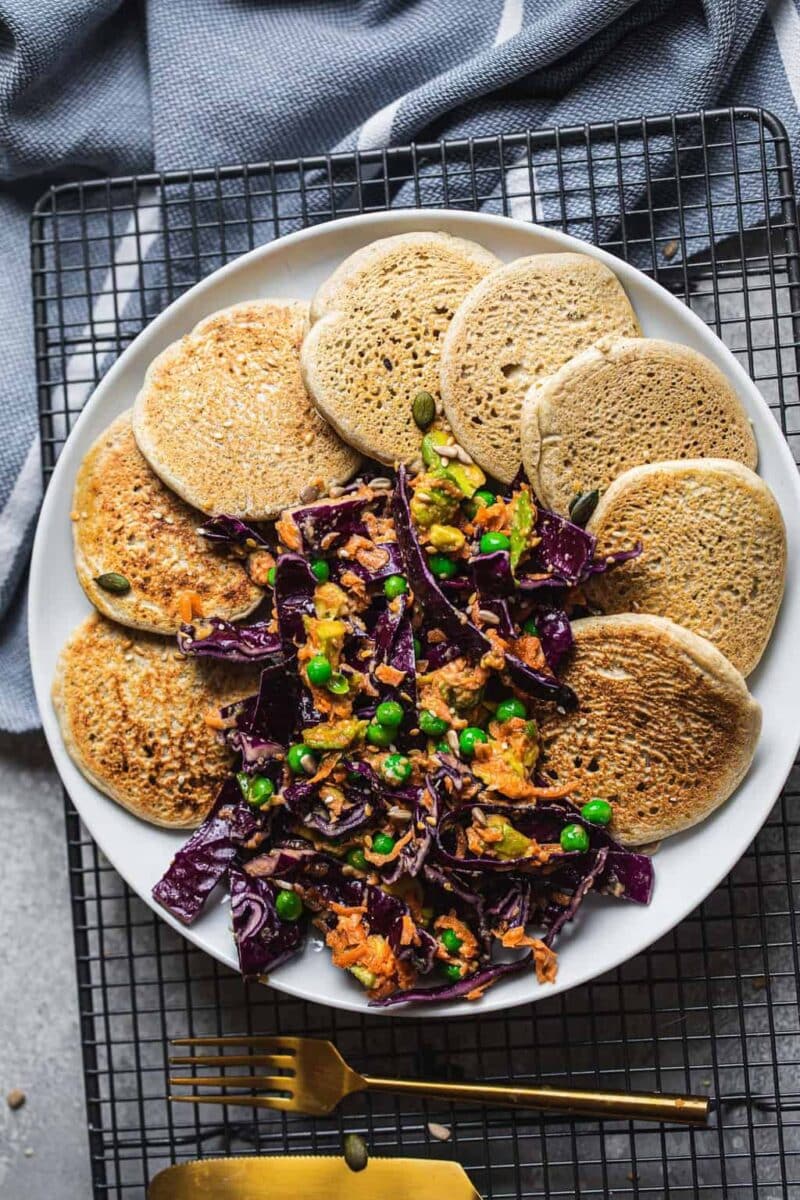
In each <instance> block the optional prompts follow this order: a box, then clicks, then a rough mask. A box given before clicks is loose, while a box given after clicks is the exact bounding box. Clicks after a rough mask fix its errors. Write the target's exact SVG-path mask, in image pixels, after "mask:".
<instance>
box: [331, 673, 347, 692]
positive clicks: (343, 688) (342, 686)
mask: <svg viewBox="0 0 800 1200" xmlns="http://www.w3.org/2000/svg"><path fill="white" fill-rule="evenodd" d="M326 686H327V688H328V691H329V692H332V693H333V695H334V696H346V695H347V693H348V692H349V691H350V684H349V683H348V681H347V676H346V675H343V674H342V672H341V671H334V673H333V674H332V675H331V677H330V679H329V680H328V683H327V685H326Z"/></svg>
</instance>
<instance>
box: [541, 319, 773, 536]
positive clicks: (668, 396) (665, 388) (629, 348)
mask: <svg viewBox="0 0 800 1200" xmlns="http://www.w3.org/2000/svg"><path fill="white" fill-rule="evenodd" d="M675 458H732V459H735V460H736V461H737V462H741V463H744V465H745V466H747V467H755V465H756V462H757V459H758V451H757V448H756V440H755V437H754V436H753V431H752V429H751V427H750V422H749V420H748V417H747V413H746V411H745V408H744V405H743V404H742V402H741V400H740V399H739V397H738V395H737V394H736V391H735V389H734V387H733V386H732V384H731V383H730V382H729V381H728V379H727V377H726V376H725V375H723V373H722V371H720V369H719V367H716V366H715V365H714V363H712V362H711V361H710V360H709V359H707V358H704V357H703V355H702V354H698V353H697V351H696V350H691V349H690V348H689V347H688V346H681V345H678V344H677V343H675V342H664V341H661V340H660V339H657V338H623V339H620V340H616V341H614V340H609V339H604V340H602V341H601V342H600V343H599V344H598V345H596V346H592V347H591V348H590V349H588V350H584V351H583V352H582V353H581V354H579V355H576V357H575V358H573V359H571V360H570V361H569V362H568V363H566V364H565V365H564V366H563V367H562V368H561V369H560V370H559V371H558V372H557V373H556V374H555V375H553V376H551V377H550V378H549V379H546V380H544V381H543V382H542V383H540V384H536V385H534V386H533V387H532V388H531V390H530V391H529V392H528V395H527V396H526V398H525V405H524V408H523V413H522V459H523V462H524V464H525V469H526V471H527V473H528V478H529V479H530V480H531V483H532V484H533V486H534V489H535V490H536V493H537V495H538V496H539V497H540V499H541V500H542V501H543V502H544V504H546V505H547V506H548V507H549V508H553V509H555V511H556V512H560V513H566V512H567V511H568V508H569V502H570V500H571V498H572V497H573V496H575V495H577V493H579V492H586V491H591V490H592V489H594V488H599V489H600V490H601V491H604V490H605V489H606V488H607V487H608V486H609V484H610V483H611V482H612V480H614V479H616V478H617V476H618V475H621V474H622V472H623V471H627V470H628V469H629V468H630V467H638V466H641V465H642V464H643V463H649V462H661V461H664V460H669V459H675Z"/></svg>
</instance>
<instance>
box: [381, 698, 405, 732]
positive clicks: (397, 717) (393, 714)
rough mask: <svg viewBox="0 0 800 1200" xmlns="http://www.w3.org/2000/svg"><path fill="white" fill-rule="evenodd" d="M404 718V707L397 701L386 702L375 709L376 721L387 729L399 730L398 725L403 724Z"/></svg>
mask: <svg viewBox="0 0 800 1200" xmlns="http://www.w3.org/2000/svg"><path fill="white" fill-rule="evenodd" d="M404 716H405V713H404V712H403V706H402V704H398V703H397V701H396V700H384V701H383V702H382V703H381V704H379V705H378V707H377V708H376V709H375V720H376V721H377V722H378V724H379V725H385V726H386V728H387V729H397V727H398V725H402V724H403V717H404Z"/></svg>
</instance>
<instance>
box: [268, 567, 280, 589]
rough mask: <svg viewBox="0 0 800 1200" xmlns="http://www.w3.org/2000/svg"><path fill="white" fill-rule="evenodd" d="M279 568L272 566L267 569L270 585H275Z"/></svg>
mask: <svg viewBox="0 0 800 1200" xmlns="http://www.w3.org/2000/svg"><path fill="white" fill-rule="evenodd" d="M277 570H278V568H277V567H270V569H269V570H268V571H267V583H268V584H269V586H270V587H275V575H276V573H277Z"/></svg>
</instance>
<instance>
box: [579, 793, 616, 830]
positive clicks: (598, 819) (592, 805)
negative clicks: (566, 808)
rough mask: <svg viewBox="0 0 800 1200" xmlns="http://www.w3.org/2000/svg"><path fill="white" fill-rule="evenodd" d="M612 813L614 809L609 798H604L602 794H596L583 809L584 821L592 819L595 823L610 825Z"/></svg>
mask: <svg viewBox="0 0 800 1200" xmlns="http://www.w3.org/2000/svg"><path fill="white" fill-rule="evenodd" d="M612 813H613V809H612V808H611V805H610V804H609V803H608V801H607V800H603V798H602V797H601V796H594V797H593V798H592V799H591V800H589V801H588V803H587V804H584V806H583V808H582V809H581V816H582V817H583V819H584V821H591V823H592V824H593V825H608V823H609V821H610V820H611V816H612Z"/></svg>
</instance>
